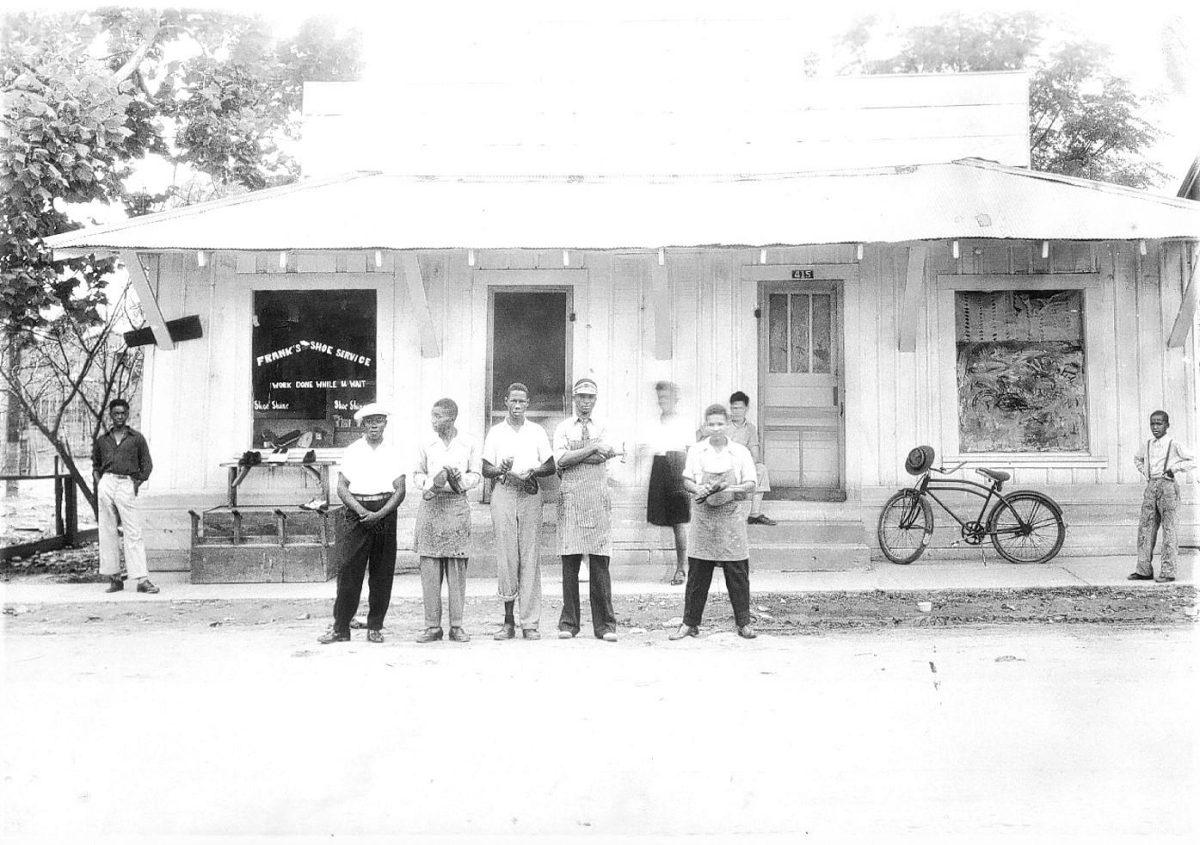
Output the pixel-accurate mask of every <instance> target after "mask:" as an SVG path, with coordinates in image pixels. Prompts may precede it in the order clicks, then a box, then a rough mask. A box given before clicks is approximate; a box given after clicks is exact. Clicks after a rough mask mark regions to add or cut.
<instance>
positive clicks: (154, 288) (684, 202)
mask: <svg viewBox="0 0 1200 845" xmlns="http://www.w3.org/2000/svg"><path fill="white" fill-rule="evenodd" d="M1027 82H1028V81H1027V78H1026V77H1025V76H1024V75H1023V74H1020V73H1015V74H1014V73H1002V74H964V75H952V76H904V77H872V78H864V79H838V80H833V81H829V82H826V83H823V84H821V85H815V84H814V85H810V86H809V87H807V88H803V89H801V90H799V91H798V92H797V93H796V101H795V102H794V103H791V104H786V106H785V107H781V106H779V104H775V105H774V107H769V104H763V103H749V104H746V105H744V108H745V109H746V111H744V112H737V113H734V112H730V113H729V115H727V116H726V117H724V118H722V119H719V120H718V118H717V117H716V116H714V114H713V111H712V109H711V105H710V104H706V103H701V102H697V103H693V104H690V108H691V111H689V110H688V106H689V104H686V103H685V104H683V105H679V106H676V107H675V108H674V109H673V110H672V111H671V113H670V114H667V115H665V116H663V115H659V116H658V117H657V118H656V120H657V122H654V121H649V120H648V119H647V122H644V123H643V124H641V125H640V128H639V131H638V132H637V133H616V134H615V135H614V133H612V132H611V131H610V132H607V133H605V134H603V135H602V138H603V141H602V142H597V141H595V140H594V137H595V131H596V130H597V128H598V127H599V126H600V124H601V123H603V120H601V119H600V118H597V117H596V116H595V115H591V114H584V113H582V112H581V113H578V114H574V113H573V114H572V115H571V116H570V117H569V118H561V116H560V118H561V119H559V120H558V122H554V123H551V122H549V121H550V118H548V117H547V116H546V114H545V113H543V112H541V111H531V112H529V113H528V114H526V113H518V114H517V115H516V116H515V118H514V116H513V115H512V114H509V115H508V123H507V124H505V125H506V126H509V127H513V126H516V127H519V131H518V130H513V132H514V133H515V134H513V135H512V136H511V137H510V136H507V135H505V134H504V133H492V134H491V135H489V136H488V137H487V138H480V137H479V135H480V131H479V130H478V126H480V125H485V124H486V119H487V118H488V117H492V116H496V119H497V121H498V120H499V116H497V115H496V114H495V112H496V109H497V106H496V103H495V102H494V101H495V100H496V99H497V94H496V91H495V90H494V89H488V90H487V91H476V90H473V89H470V88H469V87H468V86H464V87H463V89H462V90H459V91H456V92H454V95H453V96H450V95H449V94H447V92H445V91H440V92H438V96H437V97H436V98H432V97H430V96H429V95H428V93H427V92H425V91H424V90H418V88H416V87H415V86H414V88H413V90H410V91H405V90H403V86H401V89H400V90H397V89H392V90H390V91H389V92H388V95H389V96H390V97H391V98H392V101H393V102H401V103H407V104H408V106H409V108H407V109H400V108H398V109H396V110H394V112H395V113H399V114H403V115H406V116H408V117H412V115H414V114H416V115H417V117H416V118H415V119H412V120H411V121H410V122H409V124H408V125H409V126H411V127H412V128H411V130H409V131H406V132H395V131H391V130H390V129H388V128H387V127H386V126H383V127H382V128H380V124H379V121H381V120H384V117H382V116H380V115H379V114H377V113H373V112H372V110H371V109H370V108H368V106H367V104H368V103H375V102H379V100H378V98H377V97H375V96H372V95H370V93H369V92H364V91H363V90H362V89H361V88H359V87H355V86H352V85H351V86H347V85H333V84H324V85H310V86H309V89H308V93H307V99H306V120H307V123H306V136H305V139H306V144H307V145H308V146H307V148H306V150H307V152H306V159H305V161H306V168H307V170H306V173H307V174H308V178H306V179H305V180H304V181H302V182H300V183H299V184H296V185H292V186H288V187H284V188H278V189H272V190H264V191H259V192H255V193H251V194H247V195H244V196H239V197H235V198H232V199H228V200H223V201H219V202H213V203H208V204H204V205H200V206H195V207H190V208H186V209H183V210H180V211H174V212H168V213H164V214H158V215H151V216H148V217H143V218H138V219H136V220H130V221H128V222H126V223H123V224H120V225H117V226H109V227H104V228H93V229H85V230H82V231H79V232H72V233H69V234H66V235H61V236H58V237H56V238H55V239H54V240H53V244H52V245H53V247H54V248H55V250H56V251H57V252H59V253H60V254H69V253H73V252H92V251H97V252H101V251H102V252H117V253H119V254H120V255H122V256H123V257H124V259H125V263H126V265H127V266H129V267H130V268H131V275H132V278H133V281H134V284H135V285H136V286H137V290H138V293H139V295H140V296H141V298H142V301H143V305H144V308H145V311H146V313H147V315H148V316H149V318H150V322H151V325H152V326H153V327H154V333H155V337H156V340H157V343H156V346H155V347H154V348H153V350H152V352H151V353H150V355H149V356H148V359H147V363H146V375H145V388H144V389H145V394H144V400H143V413H142V425H143V430H144V432H145V433H146V435H147V436H148V437H149V440H150V443H151V445H152V447H153V450H154V454H155V467H156V470H155V475H154V478H153V479H152V481H151V483H150V484H149V485H147V488H146V490H145V496H144V498H145V502H146V507H147V508H148V509H149V511H150V517H149V523H150V526H151V527H150V529H149V530H148V543H149V546H150V548H151V555H152V559H153V561H154V565H155V566H157V567H159V568H182V567H186V566H187V561H188V557H187V548H188V545H189V522H188V516H187V513H188V511H189V510H198V509H201V508H204V507H211V506H215V505H218V504H220V503H221V502H222V501H224V499H225V496H226V492H225V490H226V481H227V476H226V473H227V469H226V468H223V467H222V466H221V463H222V462H223V461H228V460H229V459H231V458H234V457H236V456H237V455H238V454H240V453H241V452H242V451H243V450H245V449H247V448H250V447H252V446H255V447H258V446H262V445H264V444H269V443H272V442H276V441H277V440H278V439H279V438H281V437H283V436H286V435H288V434H291V435H292V436H293V439H294V433H295V432H301V433H303V434H304V436H305V442H306V443H311V445H313V446H316V447H317V448H318V452H319V454H320V455H322V456H330V455H336V454H337V452H336V450H337V449H338V448H340V447H342V446H344V445H345V443H346V442H348V440H349V439H350V438H352V437H353V436H355V434H354V432H353V430H352V429H351V427H350V426H351V422H350V417H351V416H352V413H353V409H354V408H355V407H358V406H359V405H361V404H362V403H364V402H366V401H370V400H375V399H378V400H381V401H385V402H387V403H389V404H390V405H392V407H393V408H394V409H395V413H396V416H395V417H394V418H393V422H392V425H391V427H390V432H391V435H392V436H394V437H395V438H396V439H397V441H398V442H400V443H410V442H412V439H413V437H414V436H416V435H417V434H420V435H422V436H423V435H424V434H425V433H426V432H427V430H428V414H429V407H430V405H431V403H432V402H433V401H434V400H435V399H437V398H439V397H441V396H451V397H453V398H454V399H455V400H456V401H457V402H458V404H459V406H460V408H461V417H460V426H461V427H462V428H464V429H465V430H467V431H469V432H470V433H472V434H474V435H476V436H478V437H481V438H482V435H483V433H484V431H485V428H486V426H488V425H490V424H491V423H492V422H494V421H496V420H498V419H499V418H500V417H501V415H502V413H503V411H502V396H503V391H504V387H505V386H506V385H507V384H508V383H509V382H510V381H516V380H520V381H524V382H525V383H527V384H529V386H530V387H531V391H532V400H533V401H532V409H531V414H530V415H531V417H533V418H535V419H537V420H538V421H539V422H541V423H543V424H545V425H546V426H547V428H551V427H552V426H553V424H554V423H555V422H557V421H558V420H560V419H562V418H563V417H564V415H565V414H566V413H567V412H568V410H569V408H570V397H569V395H568V394H569V392H570V387H569V386H570V385H571V383H572V381H573V380H574V379H575V378H577V377H579V376H582V375H589V376H592V377H594V378H595V379H596V380H597V381H598V383H599V385H600V404H599V408H598V413H599V414H602V415H603V416H604V417H606V418H607V419H608V421H609V422H610V424H611V427H612V430H613V431H614V432H615V439H617V440H618V441H620V442H622V443H624V444H625V446H626V451H627V456H626V458H625V460H624V461H621V462H614V463H613V465H612V475H613V481H614V495H615V501H616V507H617V514H618V519H617V541H618V542H617V544H616V552H615V555H616V561H615V562H616V563H617V564H618V565H619V566H620V565H629V566H645V565H651V564H657V563H658V562H660V561H662V560H665V559H666V556H664V555H665V554H666V553H664V551H663V550H664V549H668V548H669V547H670V535H669V533H668V532H666V531H664V530H662V529H657V528H652V527H650V526H647V525H646V524H645V523H644V521H643V517H644V495H645V494H644V483H645V475H646V472H647V467H648V458H647V457H646V456H645V454H644V453H643V452H642V451H639V449H638V444H639V443H640V442H641V441H643V440H644V439H645V437H646V431H647V428H648V427H649V426H651V425H653V423H654V420H655V419H656V413H657V411H656V406H655V396H654V391H653V385H654V383H655V382H656V381H657V380H660V379H667V380H671V381H674V382H676V383H678V384H679V385H680V386H681V388H682V393H683V397H684V399H683V404H684V406H685V407H686V408H688V409H689V411H690V412H691V413H695V414H697V415H698V412H699V410H700V409H701V408H702V407H703V406H704V405H706V404H708V403H710V402H713V401H724V400H726V399H727V397H728V396H729V394H730V392H731V391H733V390H737V389H741V390H744V391H746V392H747V393H749V394H750V395H751V396H752V399H753V404H752V409H751V413H752V417H753V418H754V419H755V420H756V422H757V423H758V425H759V427H760V429H761V430H762V432H763V437H764V445H765V455H766V463H767V464H768V466H769V467H770V469H771V473H772V478H773V482H774V485H775V492H774V493H773V494H772V499H771V500H769V501H768V505H769V507H768V508H767V512H768V513H769V514H771V515H773V516H774V517H776V518H778V519H780V520H781V524H780V525H779V526H776V527H774V528H761V529H758V528H756V529H754V530H753V531H752V535H751V536H752V545H753V546H754V547H755V548H754V551H753V555H754V557H755V560H756V561H757V562H758V564H759V565H761V566H777V567H782V568H786V569H806V568H808V569H813V568H841V567H847V566H862V565H867V560H868V558H869V557H870V556H872V555H875V556H877V555H878V550H877V549H875V548H874V524H875V517H876V512H877V509H878V506H879V504H880V503H881V502H882V501H883V500H884V499H885V498H886V497H887V496H888V495H889V494H890V493H891V492H892V491H893V490H894V489H896V488H897V487H898V486H901V485H904V484H907V483H909V477H908V476H907V475H906V474H905V472H904V469H903V463H904V457H905V455H906V454H907V452H908V451H909V449H911V448H912V447H913V446H915V445H918V444H922V443H927V444H930V445H932V446H934V447H935V448H936V449H937V451H938V454H939V457H940V458H941V459H942V460H944V461H946V462H951V461H953V462H959V461H965V462H966V465H967V468H968V469H969V468H971V467H980V466H988V467H993V468H997V469H1003V470H1006V471H1008V472H1010V473H1012V474H1013V475H1014V476H1015V480H1014V482H1013V484H1015V485H1016V486H1025V485H1028V486H1033V487H1037V488H1039V489H1043V490H1045V491H1047V492H1049V493H1050V494H1051V495H1053V496H1054V497H1056V498H1057V499H1058V500H1059V501H1061V502H1062V503H1063V504H1064V505H1065V507H1066V516H1067V521H1068V523H1069V525H1070V526H1071V528H1070V531H1069V534H1068V538H1067V544H1066V547H1065V549H1064V554H1097V553H1100V554H1114V553H1115V554H1132V552H1133V548H1134V539H1135V526H1136V512H1137V506H1138V503H1139V501H1140V490H1141V486H1140V484H1139V479H1138V475H1137V472H1136V470H1135V468H1134V465H1133V454H1134V452H1135V450H1136V449H1137V447H1138V445H1139V443H1141V442H1142V441H1143V439H1144V438H1145V437H1146V431H1147V424H1146V421H1147V417H1148V416H1149V414H1150V412H1151V411H1153V410H1155V409H1157V408H1160V407H1161V408H1166V409H1167V410H1169V411H1170V412H1171V415H1172V421H1173V432H1174V433H1176V434H1177V435H1178V436H1179V437H1180V438H1181V439H1183V440H1185V441H1188V442H1191V443H1193V444H1197V442H1198V441H1200V419H1198V418H1197V413H1196V390H1197V383H1196V370H1195V367H1194V366H1192V365H1191V362H1193V361H1194V360H1195V357H1194V356H1195V352H1196V339H1195V332H1194V331H1192V329H1193V327H1194V323H1195V303H1196V291H1197V288H1196V282H1195V268H1196V263H1197V253H1196V243H1197V237H1198V235H1200V205H1198V204H1197V203H1196V202H1193V201H1189V200H1185V199H1179V198H1174V197H1163V196H1157V195H1153V194H1149V193H1144V192H1137V191H1133V190H1128V189H1125V188H1121V187H1115V186H1112V185H1106V184H1099V183H1095V182H1087V181H1082V180H1079V179H1072V178H1066V177H1061V176H1055V175H1050V174H1044V173H1037V172H1033V171H1031V170H1029V169H1028V164H1029V161H1028V143H1027V131H1028V129H1027V126H1028V121H1027V112H1028V106H1027V102H1028V99H1027V98H1028V95H1027ZM472 98H474V99H472ZM499 99H501V100H502V99H503V97H500V98H499ZM444 101H452V102H453V103H454V108H453V111H454V113H456V114H459V113H466V114H470V115H472V116H473V119H474V120H475V121H476V123H475V124H474V125H475V126H476V130H475V131H474V133H470V132H466V131H460V130H461V129H463V127H462V126H461V125H460V124H459V123H453V122H451V123H450V124H445V123H444V122H439V121H437V120H432V119H430V120H425V119H421V116H422V115H424V116H426V117H427V116H428V115H430V114H433V113H435V112H436V111H437V109H438V107H439V106H438V103H441V102H444ZM464 103H465V105H464ZM706 109H707V111H706ZM389 113H392V112H391V111H389ZM702 117H707V121H705V120H703V119H702ZM751 117H752V118H753V119H750V118H751ZM573 121H574V122H573ZM373 127H374V128H373ZM701 127H703V131H701ZM464 162H466V164H464ZM192 315H198V317H199V319H200V323H201V325H202V326H203V337H201V338H199V339H195V340H187V341H181V342H178V343H176V342H172V341H171V340H170V336H169V332H168V331H167V329H166V326H165V323H166V322H167V321H171V320H174V319H179V318H184V317H189V316H192ZM325 450H332V451H325ZM301 479H303V480H301ZM314 483H315V481H314V480H313V477H312V476H308V475H301V474H294V475H289V474H287V473H282V472H280V473H258V474H257V475H256V476H252V477H251V478H250V479H248V480H247V481H246V482H245V483H244V484H243V486H242V488H241V495H242V497H243V501H246V502H253V501H262V502H268V501H270V502H280V501H288V502H293V503H298V502H301V501H304V500H305V499H307V498H310V497H311V495H312V493H313V491H312V489H307V490H306V489H303V487H302V485H308V486H309V487H311V485H313V484H314ZM1191 489H1192V488H1187V493H1186V497H1187V503H1188V510H1187V516H1186V518H1185V522H1186V528H1185V531H1184V542H1185V543H1186V542H1195V537H1196V518H1195V509H1194V507H1193V503H1194V496H1193V495H1192V493H1191ZM551 495H552V494H551ZM414 513H415V503H413V502H411V501H410V502H408V503H406V504H405V505H404V507H403V510H402V515H403V516H404V518H405V520H406V522H405V523H404V524H406V525H407V526H409V532H408V536H409V537H411V522H412V515H413V514H414ZM546 517H547V532H550V531H552V530H553V526H552V524H550V523H552V520H553V508H552V507H547V509H546ZM475 522H476V525H477V538H476V542H477V546H478V548H479V553H478V557H480V558H486V557H487V556H488V544H489V542H490V523H489V520H488V516H487V509H486V507H484V506H483V505H482V504H480V505H479V506H478V508H477V512H476V519H475ZM946 522H947V520H946V519H945V518H943V519H942V520H941V524H942V525H944V524H945V523H946ZM957 539H958V532H957V526H955V531H953V532H951V531H948V530H947V531H945V532H942V531H940V530H939V533H938V534H937V536H936V538H935V546H936V547H942V548H944V549H946V551H944V552H943V554H955V553H964V552H963V551H962V550H961V549H954V548H951V545H952V543H953V542H954V541H955V540H957ZM401 542H402V545H404V538H403V537H402V541H401ZM546 551H547V552H552V551H553V547H552V546H551V545H550V544H547V546H546ZM989 551H990V550H989ZM970 553H972V554H975V555H978V554H980V552H979V551H978V550H971V552H970ZM667 556H669V555H667ZM935 556H936V555H935ZM411 560H412V557H411V552H408V551H402V552H401V564H402V565H403V564H404V563H405V562H406V561H407V562H411Z"/></svg>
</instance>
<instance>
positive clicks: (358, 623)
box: [350, 616, 367, 631]
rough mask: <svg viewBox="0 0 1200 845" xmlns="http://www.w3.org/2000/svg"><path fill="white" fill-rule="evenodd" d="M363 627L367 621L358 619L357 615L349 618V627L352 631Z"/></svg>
mask: <svg viewBox="0 0 1200 845" xmlns="http://www.w3.org/2000/svg"><path fill="white" fill-rule="evenodd" d="M365 627H367V623H366V622H364V621H362V620H361V619H359V618H358V617H357V616H356V617H355V618H353V619H351V620H350V629H351V630H353V631H360V630H362V629H363V628H365Z"/></svg>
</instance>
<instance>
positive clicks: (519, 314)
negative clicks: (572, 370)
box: [492, 291, 567, 413]
mask: <svg viewBox="0 0 1200 845" xmlns="http://www.w3.org/2000/svg"><path fill="white" fill-rule="evenodd" d="M492 332H493V335H492V388H493V396H492V409H493V410H494V411H499V410H502V409H503V408H504V395H505V391H507V390H508V386H509V385H510V384H512V383H514V382H521V383H522V384H524V385H526V386H527V387H528V388H529V410H531V411H551V412H558V413H561V412H562V411H563V410H564V405H563V403H564V400H565V397H566V395H567V357H566V356H567V293H566V291H496V292H495V294H494V298H493V311H492Z"/></svg>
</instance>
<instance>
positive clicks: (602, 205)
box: [48, 159, 1200, 250]
mask: <svg viewBox="0 0 1200 845" xmlns="http://www.w3.org/2000/svg"><path fill="white" fill-rule="evenodd" d="M952 237H963V238H979V237H982V238H1030V239H1054V240H1110V239H1112V240H1123V239H1133V238H1175V237H1183V238H1196V237H1200V203H1197V202H1193V201H1189V200H1182V199H1175V198H1170V197H1161V196H1156V195H1153V194H1148V193H1144V192H1140V191H1134V190H1131V189H1127V188H1122V187H1119V186H1114V185H1108V184H1104V183H1099V182H1089V181H1086V180H1082V179H1072V178H1069V177H1063V176H1057V175H1053V174H1046V173H1038V172H1035V171H1029V170H1024V169H1021V168H1015V167H1005V166H1001V165H997V164H993V163H991V162H984V161H981V160H978V159H964V160H961V161H956V162H952V163H949V164H930V165H914V166H911V167H895V168H891V167H889V168H880V169H872V170H856V171H838V172H826V173H795V174H773V175H756V176H745V177H737V176H720V177H705V176H690V177H683V176H642V177H603V178H600V177H578V178H574V177H572V178H561V177H554V178H549V177H504V178H499V177H490V178H489V177H436V178H432V177H419V176H393V175H386V174H380V173H358V174H349V175H346V176H343V177H339V178H336V179H329V180H325V181H314V182H301V183H299V184H296V185H291V186H287V187H284V188H276V189H271V190H265V191H259V192H256V193H251V194H245V195H242V196H239V197H234V198H231V199H227V200H220V201H217V202H212V203H204V204H200V205H195V206H190V207H188V208H184V209H179V210H177V211H171V212H163V213H161V214H152V215H147V216H145V217H139V218H135V219H132V220H128V221H125V222H123V223H120V224H117V225H113V226H105V227H96V228H91V229H82V230H79V231H76V232H69V233H66V234H63V235H58V236H56V237H53V238H50V239H49V241H48V242H49V244H50V246H51V247H53V248H55V249H63V248H69V247H86V248H97V249H101V248H112V249H143V250H168V249H205V250H217V249H223V250H264V249H269V250H275V249H279V250H283V249H305V250H326V249H420V248H424V249H438V248H465V247H473V248H475V249H500V248H512V247H528V248H566V249H606V248H636V247H642V248H651V249H652V248H656V247H662V246H666V247H684V246H707V245H750V246H769V245H781V244H821V243H851V242H899V241H912V240H932V239H942V238H952Z"/></svg>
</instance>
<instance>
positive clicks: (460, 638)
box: [450, 628, 471, 643]
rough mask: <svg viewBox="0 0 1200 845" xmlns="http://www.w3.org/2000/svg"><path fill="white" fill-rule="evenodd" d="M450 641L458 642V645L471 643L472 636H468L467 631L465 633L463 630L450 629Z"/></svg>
mask: <svg viewBox="0 0 1200 845" xmlns="http://www.w3.org/2000/svg"><path fill="white" fill-rule="evenodd" d="M450 640H451V642H456V643H469V642H470V641H471V635H470V634H468V633H467V632H466V631H464V630H463V629H462V628H451V629H450Z"/></svg>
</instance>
